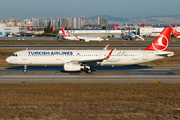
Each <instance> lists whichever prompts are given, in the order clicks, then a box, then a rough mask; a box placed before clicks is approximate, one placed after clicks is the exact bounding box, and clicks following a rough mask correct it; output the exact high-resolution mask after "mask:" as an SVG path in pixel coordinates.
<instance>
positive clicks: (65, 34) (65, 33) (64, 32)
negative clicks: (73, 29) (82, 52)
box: [61, 28, 71, 37]
mask: <svg viewBox="0 0 180 120" xmlns="http://www.w3.org/2000/svg"><path fill="white" fill-rule="evenodd" d="M61 30H62V33H63V36H66V37H67V36H68V37H71V35H69V34H67V32H66V31H64V29H63V28H62V29H61Z"/></svg>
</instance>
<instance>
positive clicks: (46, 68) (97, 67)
mask: <svg viewBox="0 0 180 120" xmlns="http://www.w3.org/2000/svg"><path fill="white" fill-rule="evenodd" d="M150 68H153V67H148V66H140V65H133V66H132V65H131V66H115V67H112V66H96V67H92V71H96V70H136V69H142V70H143V69H150ZM6 69H9V70H23V69H24V66H14V67H7V68H6ZM27 70H59V71H60V72H63V73H69V72H67V71H64V68H63V66H46V67H45V66H28V67H27ZM85 70H86V69H85ZM85 70H84V71H85ZM80 72H81V71H80ZM70 73H77V72H70Z"/></svg>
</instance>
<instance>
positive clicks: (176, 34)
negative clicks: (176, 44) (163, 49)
mask: <svg viewBox="0 0 180 120" xmlns="http://www.w3.org/2000/svg"><path fill="white" fill-rule="evenodd" d="M169 27H170V28H172V29H173V30H172V33H171V35H175V37H176V38H177V37H178V38H179V36H180V34H179V33H178V31H177V30H176V29H175V28H173V26H171V25H169Z"/></svg>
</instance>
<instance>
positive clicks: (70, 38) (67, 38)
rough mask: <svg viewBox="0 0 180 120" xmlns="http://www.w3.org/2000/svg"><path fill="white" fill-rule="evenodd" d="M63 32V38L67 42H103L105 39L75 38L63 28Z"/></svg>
mask: <svg viewBox="0 0 180 120" xmlns="http://www.w3.org/2000/svg"><path fill="white" fill-rule="evenodd" d="M61 30H62V33H63V38H64V39H65V40H75V41H76V40H78V41H84V42H89V41H99V42H100V41H103V40H104V39H103V38H101V37H86V36H83V37H82V36H79V37H78V36H77V35H76V36H73V35H70V34H68V33H67V32H66V31H65V30H64V29H63V28H62V29H61Z"/></svg>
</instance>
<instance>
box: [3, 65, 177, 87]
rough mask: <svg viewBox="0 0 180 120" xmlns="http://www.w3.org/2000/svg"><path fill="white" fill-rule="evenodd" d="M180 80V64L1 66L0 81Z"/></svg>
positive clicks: (167, 81) (174, 81) (145, 81)
mask: <svg viewBox="0 0 180 120" xmlns="http://www.w3.org/2000/svg"><path fill="white" fill-rule="evenodd" d="M153 80H156V81H158V82H159V83H180V67H148V66H115V67H111V66H102V67H93V73H92V74H87V73H86V71H81V72H65V71H63V67H62V66H47V67H42V66H41V67H39V66H28V72H27V73H23V66H19V67H0V83H153Z"/></svg>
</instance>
